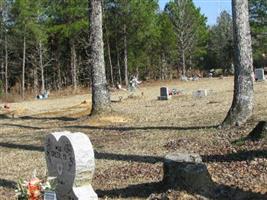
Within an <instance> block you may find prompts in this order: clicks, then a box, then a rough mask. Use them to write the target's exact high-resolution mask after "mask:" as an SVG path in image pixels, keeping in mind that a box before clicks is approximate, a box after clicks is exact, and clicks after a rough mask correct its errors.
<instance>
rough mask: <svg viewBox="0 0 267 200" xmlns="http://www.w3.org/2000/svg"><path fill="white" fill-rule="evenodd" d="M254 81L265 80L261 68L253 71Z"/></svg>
mask: <svg viewBox="0 0 267 200" xmlns="http://www.w3.org/2000/svg"><path fill="white" fill-rule="evenodd" d="M255 79H256V80H257V81H264V80H265V76H264V69H263V68H258V69H255Z"/></svg>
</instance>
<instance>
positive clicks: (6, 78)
mask: <svg viewBox="0 0 267 200" xmlns="http://www.w3.org/2000/svg"><path fill="white" fill-rule="evenodd" d="M7 69H8V50H7V37H6V36H5V95H7V93H8V74H7Z"/></svg>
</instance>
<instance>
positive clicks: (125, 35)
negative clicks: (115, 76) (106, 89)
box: [123, 24, 129, 86]
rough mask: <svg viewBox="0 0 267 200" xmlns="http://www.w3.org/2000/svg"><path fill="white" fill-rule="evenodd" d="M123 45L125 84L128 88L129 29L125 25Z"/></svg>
mask: <svg viewBox="0 0 267 200" xmlns="http://www.w3.org/2000/svg"><path fill="white" fill-rule="evenodd" d="M123 43H124V82H125V85H126V86H128V84H129V81H128V49H127V48H128V47H127V27H126V24H124V25H123Z"/></svg>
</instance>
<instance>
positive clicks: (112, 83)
mask: <svg viewBox="0 0 267 200" xmlns="http://www.w3.org/2000/svg"><path fill="white" fill-rule="evenodd" d="M107 37H108V36H107ZM107 48H108V60H109V67H110V81H111V85H112V87H114V78H113V66H112V59H111V52H110V44H109V39H107Z"/></svg>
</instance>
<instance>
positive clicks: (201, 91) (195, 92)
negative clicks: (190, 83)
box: [193, 89, 208, 97]
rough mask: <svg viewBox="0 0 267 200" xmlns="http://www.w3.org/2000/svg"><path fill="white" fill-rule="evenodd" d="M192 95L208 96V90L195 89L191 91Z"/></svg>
mask: <svg viewBox="0 0 267 200" xmlns="http://www.w3.org/2000/svg"><path fill="white" fill-rule="evenodd" d="M193 96H194V97H206V96H208V90H206V89H205V90H197V91H194V92H193Z"/></svg>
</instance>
